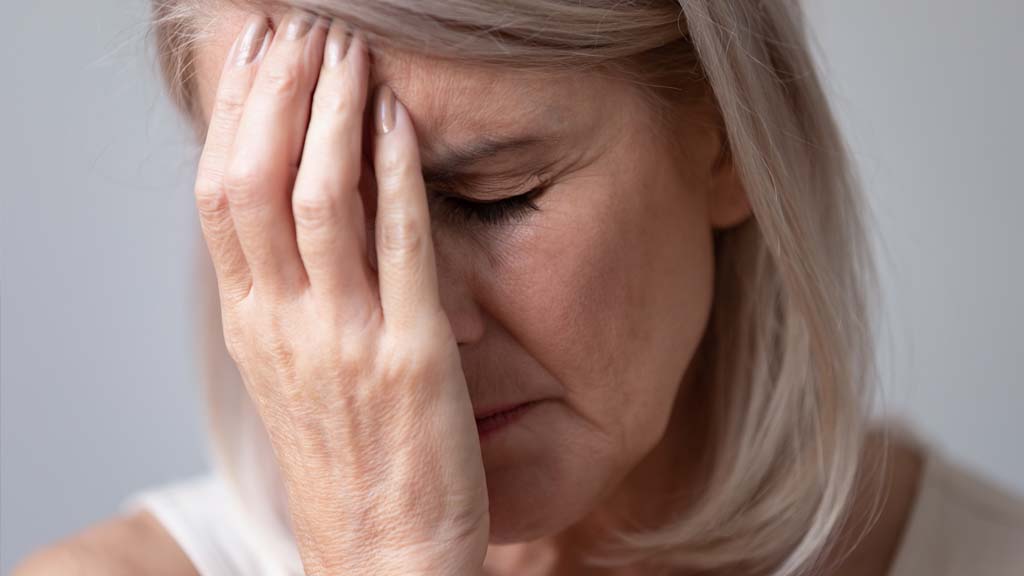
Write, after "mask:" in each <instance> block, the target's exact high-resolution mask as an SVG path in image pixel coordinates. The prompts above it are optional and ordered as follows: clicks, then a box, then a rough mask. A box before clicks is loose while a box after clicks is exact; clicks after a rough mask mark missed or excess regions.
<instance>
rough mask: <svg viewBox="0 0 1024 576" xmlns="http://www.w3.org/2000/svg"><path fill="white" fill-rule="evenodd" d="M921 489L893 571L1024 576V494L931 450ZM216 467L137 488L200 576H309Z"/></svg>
mask: <svg viewBox="0 0 1024 576" xmlns="http://www.w3.org/2000/svg"><path fill="white" fill-rule="evenodd" d="M925 455H926V458H925V464H924V469H923V471H922V476H921V484H920V489H919V492H918V495H917V498H916V500H915V503H914V507H913V511H912V512H911V516H910V518H909V521H908V523H907V525H906V531H905V532H904V535H903V538H902V541H901V544H900V548H899V550H898V552H897V555H896V558H895V561H894V563H893V566H892V569H891V571H890V572H889V575H888V576H966V575H970V576H1024V500H1021V499H1020V498H1018V497H1016V496H1013V495H1011V494H1009V493H1008V492H1006V491H1004V490H1002V489H1000V488H998V487H996V486H994V485H992V484H990V483H989V482H987V481H986V480H984V479H981V478H979V477H977V476H975V475H973V474H972V473H970V472H969V471H967V470H965V469H964V468H961V467H960V466H957V465H955V464H953V463H952V462H951V461H949V460H946V459H944V458H941V457H939V456H937V455H935V454H934V453H932V452H931V451H926V452H925ZM234 501H235V500H234V499H233V498H231V497H230V495H229V494H228V492H227V487H226V485H225V483H224V482H223V481H222V480H221V479H220V478H219V477H218V476H217V475H216V474H214V473H208V474H205V475H202V476H196V477H192V478H188V479H186V480H181V481H177V482H171V483H168V484H164V485H161V486H156V487H153V488H150V489H147V490H144V491H141V492H137V493H135V494H133V495H131V496H129V497H128V498H127V499H125V500H124V501H123V502H122V504H121V510H122V511H124V512H133V511H135V510H137V509H139V508H140V507H144V508H145V509H147V510H149V511H150V512H151V513H152V514H153V515H154V516H156V518H157V519H158V520H159V521H160V522H161V523H162V524H163V525H164V526H165V527H166V529H167V531H168V532H169V533H170V534H171V536H172V537H173V538H174V539H175V540H176V541H177V542H178V545H179V546H180V547H181V549H182V550H183V551H184V552H185V554H186V555H187V556H188V557H189V558H190V559H191V560H192V563H193V565H194V566H195V567H196V569H197V571H198V572H199V574H200V575H201V576H235V575H244V576H302V575H303V571H302V568H301V563H300V562H299V560H298V557H297V553H296V554H295V555H294V556H292V557H290V558H287V559H286V560H284V561H282V560H275V559H274V558H272V557H271V555H269V554H267V553H266V552H265V547H262V546H261V545H260V544H259V543H258V542H257V540H256V538H255V536H254V534H253V532H252V531H251V530H250V529H249V528H250V527H248V526H247V525H246V522H245V521H244V520H243V519H242V516H241V515H240V514H239V511H238V510H237V508H235V507H234V505H233V504H232V503H233V502H234Z"/></svg>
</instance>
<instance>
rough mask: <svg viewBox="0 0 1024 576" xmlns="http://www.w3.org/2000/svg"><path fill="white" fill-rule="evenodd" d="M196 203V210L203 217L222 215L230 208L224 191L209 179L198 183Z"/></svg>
mask: <svg viewBox="0 0 1024 576" xmlns="http://www.w3.org/2000/svg"><path fill="white" fill-rule="evenodd" d="M195 201H196V208H197V209H198V210H199V213H200V215H202V216H212V215H218V214H221V213H223V212H224V211H225V210H227V207H228V199H227V195H225V194H224V190H223V189H222V188H221V187H220V185H218V184H217V183H215V182H211V181H210V180H209V179H207V178H201V179H199V180H198V181H196V187H195Z"/></svg>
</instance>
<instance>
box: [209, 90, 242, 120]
mask: <svg viewBox="0 0 1024 576" xmlns="http://www.w3.org/2000/svg"><path fill="white" fill-rule="evenodd" d="M244 109H245V94H244V93H243V92H242V91H240V90H222V91H221V92H220V93H219V94H218V95H217V99H216V100H215V101H214V103H213V114H212V115H211V117H212V120H211V121H213V122H226V123H233V122H234V121H236V120H237V119H238V118H241V117H242V111H243V110H244Z"/></svg>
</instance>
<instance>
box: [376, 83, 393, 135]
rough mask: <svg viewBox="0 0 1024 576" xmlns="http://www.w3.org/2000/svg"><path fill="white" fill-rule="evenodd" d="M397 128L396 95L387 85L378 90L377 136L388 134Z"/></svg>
mask: <svg viewBox="0 0 1024 576" xmlns="http://www.w3.org/2000/svg"><path fill="white" fill-rule="evenodd" d="M394 127H395V93H394V92H392V91H391V88H388V87H387V85H381V87H380V89H378V90H377V134H387V133H388V132H391V130H392V129H394Z"/></svg>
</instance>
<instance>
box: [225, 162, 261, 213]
mask: <svg viewBox="0 0 1024 576" xmlns="http://www.w3.org/2000/svg"><path fill="white" fill-rule="evenodd" d="M262 180H263V173H262V171H261V170H260V168H259V167H258V166H257V165H256V164H255V163H253V162H248V161H239V160H234V161H232V162H231V164H230V165H229V166H228V169H227V171H226V172H225V173H224V180H223V183H222V187H223V190H224V194H225V195H226V196H227V198H228V200H229V201H230V202H231V204H233V205H235V206H239V207H245V206H252V205H256V204H259V202H260V193H259V190H260V182H262Z"/></svg>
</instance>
